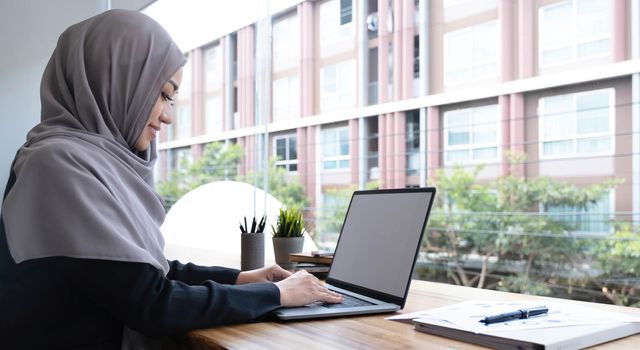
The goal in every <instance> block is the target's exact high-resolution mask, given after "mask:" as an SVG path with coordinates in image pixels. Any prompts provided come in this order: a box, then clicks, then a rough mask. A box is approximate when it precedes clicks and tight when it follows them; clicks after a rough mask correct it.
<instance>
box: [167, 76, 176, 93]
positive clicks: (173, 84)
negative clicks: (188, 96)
mask: <svg viewBox="0 0 640 350" xmlns="http://www.w3.org/2000/svg"><path fill="white" fill-rule="evenodd" d="M168 83H169V84H171V86H173V92H174V93H176V92H177V91H178V84H176V82H175V81H173V79H169V81H168Z"/></svg>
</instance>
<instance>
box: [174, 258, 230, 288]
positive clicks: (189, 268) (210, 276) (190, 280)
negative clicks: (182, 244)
mask: <svg viewBox="0 0 640 350" xmlns="http://www.w3.org/2000/svg"><path fill="white" fill-rule="evenodd" d="M239 274H240V270H236V269H230V268H226V267H218V266H200V265H195V264H192V263H187V264H182V263H180V262H179V261H177V260H172V261H169V273H168V274H167V278H168V279H170V280H176V281H180V282H184V283H186V284H189V285H197V284H201V283H202V282H204V281H206V280H212V281H215V282H218V283H222V284H236V280H237V279H238V275H239Z"/></svg>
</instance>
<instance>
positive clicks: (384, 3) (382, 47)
mask: <svg viewBox="0 0 640 350" xmlns="http://www.w3.org/2000/svg"><path fill="white" fill-rule="evenodd" d="M388 6H389V3H388V0H378V104H381V103H385V102H387V101H388V100H389V90H388V86H389V56H388V55H389V32H387V17H388V14H389V11H388ZM380 174H381V176H382V173H380Z"/></svg>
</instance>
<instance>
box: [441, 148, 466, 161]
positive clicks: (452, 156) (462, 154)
mask: <svg viewBox="0 0 640 350" xmlns="http://www.w3.org/2000/svg"><path fill="white" fill-rule="evenodd" d="M446 154H447V162H461V161H465V160H468V159H469V150H461V151H447V152H446Z"/></svg>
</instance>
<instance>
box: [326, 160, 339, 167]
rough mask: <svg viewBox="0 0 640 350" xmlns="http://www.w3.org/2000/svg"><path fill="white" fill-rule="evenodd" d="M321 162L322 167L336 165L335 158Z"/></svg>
mask: <svg viewBox="0 0 640 350" xmlns="http://www.w3.org/2000/svg"><path fill="white" fill-rule="evenodd" d="M322 164H323V168H324V169H335V168H336V165H337V164H336V161H335V160H332V161H324V162H323V163H322Z"/></svg>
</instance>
